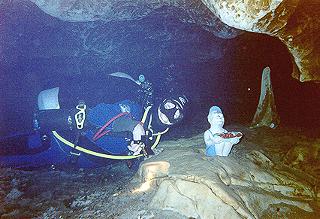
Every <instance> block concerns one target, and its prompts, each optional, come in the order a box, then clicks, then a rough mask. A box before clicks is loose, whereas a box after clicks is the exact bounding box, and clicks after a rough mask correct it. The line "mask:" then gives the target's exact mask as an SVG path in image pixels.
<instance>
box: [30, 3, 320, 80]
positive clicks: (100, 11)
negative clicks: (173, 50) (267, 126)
mask: <svg viewBox="0 0 320 219" xmlns="http://www.w3.org/2000/svg"><path fill="white" fill-rule="evenodd" d="M29 1H31V2H33V3H35V4H36V5H37V6H38V7H39V8H40V9H41V10H43V11H44V12H45V13H47V14H49V15H51V16H54V17H57V18H59V19H61V20H65V21H71V22H80V21H81V22H83V21H95V20H104V21H113V20H134V19H141V18H143V17H145V16H147V15H148V14H150V13H151V12H152V11H153V10H156V9H158V8H160V7H162V6H170V7H175V8H177V9H178V10H179V12H180V13H177V16H178V18H179V19H180V20H181V21H184V22H188V23H194V24H197V25H199V26H201V27H202V28H204V29H206V30H208V31H210V32H212V33H213V34H214V35H216V36H218V37H221V38H233V37H236V36H237V35H239V34H240V33H241V30H244V31H249V32H256V33H261V34H267V35H270V36H273V37H277V38H278V39H280V40H281V41H282V42H283V43H284V44H285V45H286V46H287V48H288V50H289V51H290V53H291V54H292V57H293V59H292V60H293V61H294V63H295V64H294V66H295V67H294V69H293V73H292V76H293V77H294V78H296V79H298V80H300V81H301V82H304V81H320V71H319V70H320V34H319V31H320V20H319V19H318V17H319V15H320V1H319V0H260V1H256V0H242V1H239V0H228V1H226V0H160V1H159V0H124V1H118V0H29Z"/></svg>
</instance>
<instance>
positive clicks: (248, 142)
mask: <svg viewBox="0 0 320 219" xmlns="http://www.w3.org/2000/svg"><path fill="white" fill-rule="evenodd" d="M169 12H170V7H162V8H160V9H158V10H155V11H154V12H153V13H151V14H149V15H148V16H146V17H144V18H143V19H139V20H131V21H110V22H103V21H95V22H66V21H62V20H59V19H57V18H54V17H51V16H49V15H48V14H45V13H44V12H43V11H41V10H40V9H39V8H37V7H36V6H35V5H34V4H32V3H28V2H24V1H22V2H20V3H16V2H14V1H13V2H10V1H5V3H0V83H1V84H0V86H1V96H0V104H1V108H0V109H1V111H0V113H1V117H0V118H1V120H0V121H1V122H0V131H1V132H0V133H1V136H0V142H2V143H1V144H0V146H1V147H0V167H1V169H0V200H1V201H0V216H1V218H213V217H214V216H215V217H217V218H223V217H226V218H318V217H319V216H320V208H319V198H320V192H319V188H318V187H319V185H320V151H319V150H320V137H319V136H320V128H319V127H320V126H319V124H320V123H319V122H320V117H319V115H320V104H319V101H318V98H319V96H320V86H319V84H317V83H313V82H305V83H300V82H298V81H296V80H295V79H293V78H291V71H292V63H291V57H290V54H289V53H288V51H287V49H286V48H285V46H284V45H283V44H282V43H281V42H280V41H279V40H276V39H274V38H271V37H268V36H263V35H258V34H253V33H243V34H242V35H240V36H238V37H236V38H233V39H221V38H217V37H215V36H214V35H213V34H212V33H210V32H207V31H205V30H204V29H201V28H200V27H197V26H196V25H191V24H186V23H183V22H181V21H179V20H178V19H177V18H175V16H174V14H173V13H169ZM265 67H269V68H270V72H271V80H272V88H273V93H274V99H275V106H276V110H277V113H278V115H279V118H280V123H279V125H278V126H277V127H276V128H275V129H272V128H270V127H258V128H250V126H251V122H252V119H253V117H254V115H255V112H256V110H257V106H258V101H259V96H260V91H261V90H260V88H261V87H260V86H261V74H262V71H263V69H264V68H265ZM56 88H59V98H61V99H60V100H59V101H60V107H65V109H68V110H69V111H70V110H71V111H72V110H73V111H72V112H74V111H75V106H79V108H77V109H76V112H78V111H79V112H82V111H81V110H82V108H81V107H83V106H84V105H85V106H86V107H87V108H88V111H90V110H91V112H96V111H94V110H93V109H96V108H94V107H96V106H98V104H100V103H105V104H114V103H118V102H119V101H124V100H132V101H137V102H138V103H139V104H142V105H143V106H150V105H152V106H155V105H156V104H159V103H161V101H162V100H163V99H165V98H169V97H176V96H177V95H184V97H186V99H187V103H186V105H184V102H183V101H182V105H183V107H185V108H186V109H184V110H185V111H184V113H185V114H184V117H183V119H182V120H181V121H180V122H179V123H178V124H175V125H173V126H172V127H170V130H169V131H168V132H166V133H164V134H163V135H162V134H161V135H162V136H161V140H160V143H159V145H157V148H152V149H154V154H148V153H149V152H148V151H144V150H142V151H144V153H142V152H140V154H138V156H137V157H135V159H131V158H130V159H118V158H115V157H117V156H118V155H121V156H136V154H134V153H131V152H132V151H131V152H130V151H129V152H130V154H121V153H122V151H121V150H120V149H119V148H117V146H118V144H119V142H121V143H122V141H117V140H114V139H113V138H112V139H111V140H110V139H109V140H108V143H109V144H110V145H108V146H107V147H108V149H110V150H111V149H112V150H111V152H110V151H109V152H110V154H111V155H112V157H111V158H109V157H108V158H103V157H102V158H101V157H93V158H92V157H90V156H91V155H83V154H85V153H86V152H84V151H80V152H79V151H77V147H75V148H72V147H70V145H69V146H65V145H66V144H67V143H66V141H63V140H59V136H58V135H54V134H52V133H51V132H49V134H48V135H45V138H46V139H44V138H43V136H44V135H43V133H41V131H39V130H42V129H41V124H40V127H38V126H39V125H38V124H37V122H38V120H40V116H38V115H37V116H36V117H35V113H36V112H37V110H38V107H39V94H40V92H42V91H46V90H50V89H51V90H50V92H51V93H55V92H57V89H56ZM55 89H56V90H55ZM45 94H48V93H45ZM56 94H57V93H56ZM62 94H63V99H62ZM180 97H181V96H180ZM83 103H84V104H83ZM121 103H122V102H121ZM81 104H82V105H81ZM44 105H45V104H44ZM212 106H219V107H220V108H221V109H222V112H223V115H224V120H225V121H224V124H225V127H226V128H225V129H226V130H232V131H238V132H241V134H242V138H241V140H240V142H239V143H237V144H235V145H233V147H232V149H231V152H230V155H229V156H225V157H224V156H221V157H220V156H216V157H208V156H206V151H205V150H206V145H205V142H204V138H203V135H204V132H205V131H206V130H208V129H209V128H210V124H209V123H208V118H209V117H208V113H209V109H210V107H212ZM44 107H45V106H44ZM145 108H146V107H145ZM143 109H144V108H143ZM99 110H100V108H99ZM130 110H132V111H134V113H132V114H133V115H134V116H136V115H139V116H141V113H143V112H140V111H141V109H140V108H138V109H137V110H136V108H135V105H132V106H131V109H130ZM135 110H136V111H137V112H136V111H135ZM69 111H68V112H69ZM97 112H98V113H96V114H94V116H91V117H90V114H88V115H87V117H88V118H86V119H92V120H94V119H95V118H100V117H99V116H104V114H103V113H104V111H103V113H101V114H100V111H97ZM135 113H136V114H135ZM81 115H82V114H81ZM59 116H60V114H56V113H53V114H52V115H51V114H50V115H49V116H46V117H45V118H44V119H46V122H47V123H50V122H52V123H50V124H52V125H54V127H55V128H59V127H60V124H59V122H61V121H60V120H57V118H58V117H59ZM95 116H96V117H95ZM172 116H173V117H174V115H172ZM41 119H43V118H42V117H41ZM67 119H69V117H68V118H67ZM81 119H82V117H81V118H80V121H81ZM56 120H57V124H56V123H55V121H56ZM70 120H73V118H70ZM68 121H69V120H68ZM103 124H104V123H103ZM100 126H102V125H100ZM86 128H87V127H86ZM90 128H91V127H90ZM50 131H54V130H50ZM55 131H59V130H55ZM68 131H69V130H67V131H66V130H64V132H62V134H61V133H60V134H61V135H62V136H67V137H70V136H69V135H68V133H69V132H68ZM102 131H103V130H101V132H102ZM66 133H67V134H66ZM35 134H36V135H35ZM63 134H65V135H63ZM77 134H79V135H76V136H77V137H76V138H75V137H74V136H73V135H71V137H70V138H68V141H70V142H71V145H72V144H73V143H75V144H76V143H78V142H81V141H80V140H81V139H82V137H83V134H82V133H80V132H79V133H77ZM30 135H31V136H34V138H32V137H30ZM88 135H90V137H92V135H94V133H92V134H88ZM107 135H108V134H107ZM39 136H40V137H41V138H39ZM79 136H80V137H79ZM111 137H112V136H111ZM47 139H49V140H47ZM79 139H80V140H79ZM97 139H99V137H97ZM114 142H116V143H114ZM81 143H83V142H81ZM41 144H42V145H41ZM39 145H41V146H40V147H41V148H40V149H38V147H39ZM26 147H29V148H26ZM30 148H31V149H30ZM74 149H75V150H74ZM78 149H79V148H78ZM89 149H90V151H94V152H97V153H100V154H104V153H103V152H101V151H100V150H99V149H97V148H96V146H92V147H91V148H89ZM125 149H127V148H126V147H125ZM43 151H48V155H46V156H47V157H45V158H44V157H43V156H36V157H34V156H33V155H37V154H39V153H43ZM133 152H134V151H133ZM26 153H27V156H26V157H23V158H22V155H23V154H26ZM65 153H67V154H68V155H67V156H66V155H65ZM63 154H64V155H63ZM79 154H81V155H80V157H78V156H79ZM62 155H63V157H60V156H62ZM140 155H141V156H140ZM83 156H84V157H85V158H82V157H83ZM113 156H115V157H113ZM64 159H65V160H64ZM67 159H68V160H67ZM67 161H68V162H67ZM54 162H57V163H54ZM30 163H31V164H32V165H29V164H30ZM79 163H81V165H78V164H79ZM197 206H198V207H197ZM217 209H222V210H218V213H217Z"/></svg>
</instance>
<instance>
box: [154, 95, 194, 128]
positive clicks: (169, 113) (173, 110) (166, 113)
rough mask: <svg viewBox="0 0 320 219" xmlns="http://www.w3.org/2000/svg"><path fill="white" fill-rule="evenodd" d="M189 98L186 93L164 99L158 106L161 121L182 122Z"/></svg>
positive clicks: (169, 123)
mask: <svg viewBox="0 0 320 219" xmlns="http://www.w3.org/2000/svg"><path fill="white" fill-rule="evenodd" d="M187 103H188V99H187V97H186V96H185V95H180V96H175V97H170V98H166V99H164V100H163V101H162V102H161V103H160V105H159V107H158V116H159V119H160V121H161V123H163V124H165V125H174V124H176V123H178V122H180V121H181V120H182V119H183V117H184V114H185V110H186V109H185V107H186V104H187Z"/></svg>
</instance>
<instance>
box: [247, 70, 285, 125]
mask: <svg viewBox="0 0 320 219" xmlns="http://www.w3.org/2000/svg"><path fill="white" fill-rule="evenodd" d="M260 92H261V93H260V99H259V104H258V107H257V111H256V113H255V115H254V118H253V121H252V124H251V126H252V127H253V128H256V127H262V126H266V127H270V128H276V127H277V126H278V125H279V123H280V117H279V115H278V113H277V109H276V103H275V100H274V95H273V89H272V84H271V78H270V68H269V67H265V68H264V69H263V72H262V78H261V91H260Z"/></svg>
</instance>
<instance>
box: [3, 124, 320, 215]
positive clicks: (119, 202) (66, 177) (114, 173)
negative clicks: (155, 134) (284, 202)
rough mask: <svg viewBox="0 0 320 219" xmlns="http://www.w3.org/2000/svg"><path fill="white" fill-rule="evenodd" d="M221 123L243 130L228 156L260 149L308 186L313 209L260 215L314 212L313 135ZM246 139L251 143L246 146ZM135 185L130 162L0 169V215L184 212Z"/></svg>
mask: <svg viewBox="0 0 320 219" xmlns="http://www.w3.org/2000/svg"><path fill="white" fill-rule="evenodd" d="M227 129H228V130H239V131H241V132H243V133H244V136H245V137H244V138H243V139H242V141H241V142H240V144H239V145H237V146H235V148H234V149H233V151H232V152H231V155H230V156H237V151H239V150H242V149H243V148H246V150H248V151H249V150H251V149H254V150H260V151H264V152H265V154H266V155H267V156H268V157H269V158H270V159H271V160H272V161H273V162H274V163H275V164H276V166H275V168H278V169H279V170H281V171H282V172H283V173H284V174H287V175H288V176H289V175H294V176H295V177H297V178H299V180H301V181H303V182H305V183H306V184H307V185H309V186H311V187H312V188H313V192H314V194H315V195H314V198H313V200H308V203H309V205H310V206H311V207H312V209H313V210H314V212H313V213H307V212H304V211H302V210H300V209H298V208H290V210H288V211H284V212H282V211H281V210H280V208H278V207H277V206H272V207H270V208H269V209H268V211H266V212H265V213H264V216H263V218H279V217H281V218H319V217H320V202H319V199H320V190H319V186H320V139H319V138H318V139H317V138H315V137H310V136H312V133H307V134H306V133H303V132H302V131H299V130H296V129H288V128H278V129H276V130H272V129H267V128H259V129H249V128H247V127H245V126H241V125H233V126H229V127H227ZM199 138H200V137H199V136H198V138H195V139H198V141H196V140H195V141H193V139H194V138H190V139H189V140H188V142H190V150H194V149H196V150H198V149H201V150H202V149H203V148H204V146H202V145H199ZM180 140H181V139H180ZM176 141H179V140H176ZM176 141H167V142H162V143H161V145H160V148H163V149H164V150H170V149H171V148H173V147H175V146H174V145H175V142H176ZM249 143H250V144H249ZM170 144H171V146H170ZM166 145H167V146H168V147H167V148H165V146H166ZM248 145H250V146H248ZM252 145H254V148H250V147H252ZM140 185H141V180H140V179H139V178H138V177H137V175H136V168H132V169H128V167H127V165H126V163H125V162H119V163H116V164H113V165H112V166H108V167H102V168H97V169H80V170H56V169H50V170H37V171H21V170H13V169H0V200H1V202H0V218H1V219H2V218H177V219H179V218H186V217H185V216H183V215H181V214H179V213H177V212H174V211H168V210H159V209H149V208H148V203H149V202H150V200H151V199H152V197H153V195H154V193H155V191H156V188H152V189H150V190H147V191H145V192H137V188H139V187H140ZM288 209H289V208H288Z"/></svg>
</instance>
